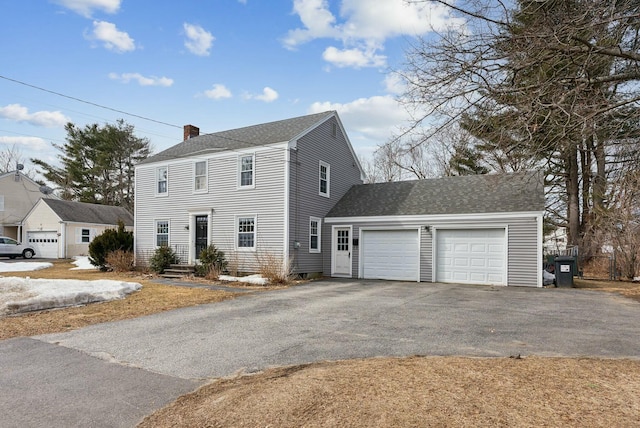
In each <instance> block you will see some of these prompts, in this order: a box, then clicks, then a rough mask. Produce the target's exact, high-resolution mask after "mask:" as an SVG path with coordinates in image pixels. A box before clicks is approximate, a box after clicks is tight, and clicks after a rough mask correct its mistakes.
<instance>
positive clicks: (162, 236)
mask: <svg viewBox="0 0 640 428" xmlns="http://www.w3.org/2000/svg"><path fill="white" fill-rule="evenodd" d="M156 246H158V247H168V246H169V220H156Z"/></svg>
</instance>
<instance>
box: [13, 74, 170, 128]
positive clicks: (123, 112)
mask: <svg viewBox="0 0 640 428" xmlns="http://www.w3.org/2000/svg"><path fill="white" fill-rule="evenodd" d="M0 79H4V80H8V81H10V82H13V83H18V84H20V85H24V86H27V87H29V88H33V89H37V90H39V91H43V92H48V93H50V94H53V95H57V96H59V97H64V98H68V99H70V100H73V101H78V102H81V103H85V104H89V105H91V106H94V107H99V108H102V109H105V110H110V111H114V112H116V113H121V114H126V115H127V116H131V117H136V118H138V119H142V120H147V121H149V122H154V123H159V124H160V125H166V126H171V127H173V128H179V129H182V126H179V125H174V124H172V123H167V122H163V121H160V120H155V119H151V118H148V117H145V116H140V115H138V114H134V113H128V112H126V111H123V110H118V109H115V108H112V107H107V106H103V105H101V104H97V103H94V102H91V101H86V100H83V99H81V98H76V97H72V96H70V95H65V94H61V93H60V92H55V91H52V90H49V89H45V88H42V87H40V86H36V85H32V84H30V83H26V82H22V81H20V80H16V79H12V78H10V77H6V76H2V75H0Z"/></svg>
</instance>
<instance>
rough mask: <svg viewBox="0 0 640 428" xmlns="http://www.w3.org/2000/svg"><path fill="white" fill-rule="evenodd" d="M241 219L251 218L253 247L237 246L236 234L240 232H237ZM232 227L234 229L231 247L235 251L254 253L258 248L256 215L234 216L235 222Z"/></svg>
mask: <svg viewBox="0 0 640 428" xmlns="http://www.w3.org/2000/svg"><path fill="white" fill-rule="evenodd" d="M241 218H253V247H240V246H238V234H239V233H240V231H239V230H238V222H239V220H240V219H241ZM233 227H234V234H233V241H234V244H233V246H234V248H235V249H236V251H250V252H255V251H256V248H257V246H258V215H257V214H247V215H236V217H235V221H234V223H233Z"/></svg>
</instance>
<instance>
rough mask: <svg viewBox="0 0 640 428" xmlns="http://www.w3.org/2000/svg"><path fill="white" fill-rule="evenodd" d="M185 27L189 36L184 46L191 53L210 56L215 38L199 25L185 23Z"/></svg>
mask: <svg viewBox="0 0 640 428" xmlns="http://www.w3.org/2000/svg"><path fill="white" fill-rule="evenodd" d="M183 27H184V32H185V35H186V36H187V40H185V42H184V45H185V47H186V48H187V49H189V52H191V53H192V54H194V55H198V56H208V55H209V50H210V49H211V46H212V45H213V41H214V40H215V37H213V35H212V34H211V33H209V32H208V31H206V30H205V29H204V28H202V27H201V26H199V25H194V24H188V23H186V22H185V23H184V25H183Z"/></svg>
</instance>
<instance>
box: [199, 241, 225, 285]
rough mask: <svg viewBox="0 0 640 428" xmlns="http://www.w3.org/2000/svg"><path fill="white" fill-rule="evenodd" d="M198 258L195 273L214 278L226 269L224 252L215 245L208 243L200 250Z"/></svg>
mask: <svg viewBox="0 0 640 428" xmlns="http://www.w3.org/2000/svg"><path fill="white" fill-rule="evenodd" d="M199 259H200V264H199V265H198V266H197V267H196V273H197V274H198V275H199V276H204V277H206V278H207V279H211V280H216V279H218V276H220V274H221V273H222V272H224V271H225V270H226V269H227V260H226V259H225V257H224V252H222V251H220V250H219V249H217V248H216V246H215V245H209V246H208V247H206V248H204V249H203V250H202V251H200V254H199Z"/></svg>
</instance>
